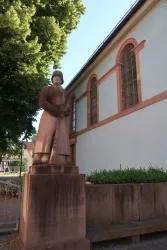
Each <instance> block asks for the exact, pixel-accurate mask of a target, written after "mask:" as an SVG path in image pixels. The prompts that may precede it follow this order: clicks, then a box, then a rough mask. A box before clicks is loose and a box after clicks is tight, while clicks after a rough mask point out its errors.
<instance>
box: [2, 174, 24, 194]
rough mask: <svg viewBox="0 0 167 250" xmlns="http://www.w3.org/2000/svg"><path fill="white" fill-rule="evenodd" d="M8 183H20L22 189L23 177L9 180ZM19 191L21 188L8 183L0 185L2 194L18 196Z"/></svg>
mask: <svg viewBox="0 0 167 250" xmlns="http://www.w3.org/2000/svg"><path fill="white" fill-rule="evenodd" d="M7 183H11V184H15V185H19V186H20V187H21V189H22V178H21V179H19V178H18V179H16V180H8V181H7ZM18 191H19V189H18V188H17V187H14V186H11V185H7V184H2V185H1V187H0V195H8V196H11V197H15V196H18Z"/></svg>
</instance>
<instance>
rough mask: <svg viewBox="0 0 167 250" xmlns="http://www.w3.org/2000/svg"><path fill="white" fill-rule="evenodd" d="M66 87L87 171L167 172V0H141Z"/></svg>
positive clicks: (74, 141)
mask: <svg viewBox="0 0 167 250" xmlns="http://www.w3.org/2000/svg"><path fill="white" fill-rule="evenodd" d="M66 90H67V91H68V92H69V94H70V98H71V116H70V117H69V120H68V123H69V125H68V127H69V136H70V144H71V154H72V161H73V162H74V163H75V164H76V165H77V166H79V168H80V171H81V172H84V173H86V174H89V173H91V172H92V171H95V170H103V169H106V170H112V169H119V168H122V169H123V168H126V167H129V168H132V167H135V168H140V167H146V168H147V167H149V166H150V165H152V166H153V167H160V168H161V167H163V168H164V170H167V1H166V0H138V1H136V3H135V4H134V5H133V6H132V7H131V9H130V10H129V11H128V13H127V14H126V15H125V16H124V17H123V18H122V20H121V21H120V22H119V23H118V25H117V26H116V27H115V28H114V29H113V31H112V32H111V33H110V34H109V36H108V37H107V38H106V39H105V40H104V41H103V43H102V44H101V45H100V46H99V47H98V48H97V50H96V51H95V52H94V54H93V55H92V56H91V57H90V58H89V59H88V61H87V62H86V64H85V65H84V66H83V67H82V68H81V69H80V71H79V72H78V73H77V74H76V76H74V78H73V79H72V81H71V82H70V83H69V84H68V86H67V87H66Z"/></svg>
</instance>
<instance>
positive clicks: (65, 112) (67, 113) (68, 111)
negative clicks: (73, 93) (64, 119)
mask: <svg viewBox="0 0 167 250" xmlns="http://www.w3.org/2000/svg"><path fill="white" fill-rule="evenodd" d="M69 114H70V109H69V108H67V109H65V111H64V115H65V116H69Z"/></svg>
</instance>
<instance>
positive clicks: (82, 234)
mask: <svg viewBox="0 0 167 250" xmlns="http://www.w3.org/2000/svg"><path fill="white" fill-rule="evenodd" d="M66 168H67V166H66ZM66 168H64V169H63V170H62V169H61V168H60V169H59V170H60V172H59V171H58V170H57V172H59V173H46V172H47V171H48V172H49V171H51V172H54V169H52V170H51V168H50V170H48V168H47V167H44V169H43V170H42V171H43V172H44V173H42V171H41V173H42V174H40V168H38V167H37V168H34V167H32V168H30V172H29V173H28V174H25V175H24V180H23V195H22V209H21V220H20V237H21V241H22V246H23V247H22V249H26V250H28V249H35V250H37V249H43V250H44V249H50V250H89V249H90V243H89V241H88V240H86V215H85V175H83V174H77V172H78V170H77V168H76V169H75V170H74V168H75V167H73V168H72V167H71V170H69V171H68V170H67V169H66ZM65 169H66V170H65ZM55 171H56V170H55ZM74 172H75V173H74Z"/></svg>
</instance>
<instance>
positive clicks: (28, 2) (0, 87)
mask: <svg viewBox="0 0 167 250" xmlns="http://www.w3.org/2000/svg"><path fill="white" fill-rule="evenodd" d="M84 11H85V8H84V6H83V4H82V0H10V1H7V0H0V124H1V126H0V154H2V152H5V151H6V150H7V147H8V145H9V144H10V143H11V141H12V142H13V143H18V138H19V137H20V136H21V135H22V134H24V139H27V138H29V137H30V136H31V135H32V134H33V133H35V129H34V128H33V126H32V122H33V121H34V120H35V119H34V117H35V116H36V115H37V111H38V96H39V92H40V90H41V88H42V87H43V86H45V85H47V84H48V72H49V66H50V64H51V63H53V65H54V68H57V67H59V65H60V59H61V58H62V56H63V55H64V54H65V53H66V45H67V38H68V35H69V34H70V33H71V31H72V30H73V29H74V28H76V27H77V24H78V22H79V19H80V16H81V15H82V14H84Z"/></svg>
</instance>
